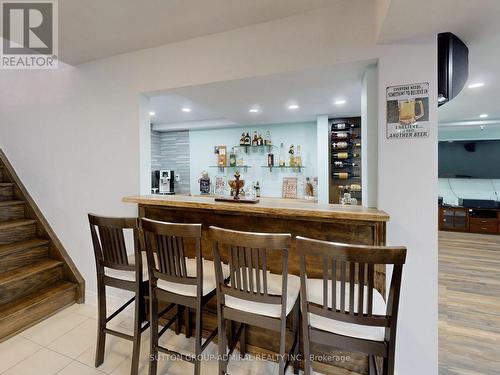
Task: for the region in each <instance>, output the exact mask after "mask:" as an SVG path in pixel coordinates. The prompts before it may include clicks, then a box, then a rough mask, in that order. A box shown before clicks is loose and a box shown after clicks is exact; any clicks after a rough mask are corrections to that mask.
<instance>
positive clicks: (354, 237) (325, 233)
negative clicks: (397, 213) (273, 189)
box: [123, 195, 389, 374]
mask: <svg viewBox="0 0 500 375" xmlns="http://www.w3.org/2000/svg"><path fill="white" fill-rule="evenodd" d="M123 201H124V202H127V203H135V204H138V208H139V216H140V217H145V218H150V219H155V220H161V221H170V222H177V223H201V224H202V225H203V235H202V251H203V255H204V257H205V258H207V259H212V248H211V243H210V239H209V238H208V227H209V226H211V225H215V226H219V227H222V228H227V229H234V230H242V231H250V232H267V233H291V234H292V236H293V238H294V237H295V236H299V235H300V236H304V237H310V238H315V239H321V240H327V241H336V242H345V243H353V244H365V245H385V230H386V222H387V221H388V220H389V216H388V215H387V213H385V212H383V211H380V210H377V209H371V208H364V207H360V206H341V205H331V204H330V205H328V204H326V205H325V204H318V203H313V202H309V201H303V200H291V199H279V198H260V202H259V203H257V204H242V203H226V202H215V200H214V197H213V196H189V195H171V196H165V195H148V196H131V197H125V198H124V199H123ZM274 266H275V267H276V269H274V270H273V267H274ZM277 267H280V262H276V263H275V264H274V265H273V264H270V265H269V268H270V269H271V272H273V271H275V272H277V273H278V272H280V271H281V270H280V269H278V268H277ZM320 272H321V271H320V269H319V268H318V277H321V273H320ZM289 273H293V274H296V275H299V261H298V256H297V253H296V249H295V243H294V241H293V240H292V246H291V248H290V249H289ZM375 287H376V288H377V289H378V290H379V291H381V292H382V294H383V295H384V292H385V269H380V268H379V269H377V270H376V280H375ZM211 307H212V308H213V309H212V308H211ZM208 310H209V311H207V312H206V313H205V314H204V323H203V324H204V329H205V330H206V333H208V331H209V330H210V329H212V328H213V327H215V325H216V319H215V318H216V316H215V305H213V306H209V307H208ZM210 310H212V311H210ZM247 332H248V333H247V334H248V336H247V338H248V340H247V342H248V344H249V345H248V347H249V348H248V349H249V351H250V352H251V353H264V354H270V353H275V352H277V350H278V348H279V345H278V338H279V336H278V335H277V334H276V335H274V333H273V332H267V331H263V330H261V329H252V328H251V327H249V329H248V330H247ZM204 333H205V332H204ZM287 342H291V338H290V341H287ZM313 350H314V351H315V352H316V353H321V354H323V353H325V351H324V350H322V348H320V347H313ZM330 354H333V355H334V356H335V355H336V356H342V355H343V356H346V355H347V356H349V359H348V360H344V361H342V360H341V359H342V358H341V359H340V360H339V358H334V359H333V360H332V358H330V360H328V361H327V362H329V363H330V365H327V364H325V363H323V364H315V368H317V370H318V371H321V372H324V373H330V374H365V373H367V360H366V357H364V356H361V355H357V354H350V353H338V352H335V353H330ZM316 365H317V366H316ZM331 365H334V366H331Z"/></svg>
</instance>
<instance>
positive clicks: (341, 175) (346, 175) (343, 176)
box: [333, 172, 359, 180]
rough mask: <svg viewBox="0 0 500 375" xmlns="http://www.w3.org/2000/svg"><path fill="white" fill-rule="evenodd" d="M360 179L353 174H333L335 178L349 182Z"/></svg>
mask: <svg viewBox="0 0 500 375" xmlns="http://www.w3.org/2000/svg"><path fill="white" fill-rule="evenodd" d="M353 177H359V176H356V175H355V174H354V173H351V172H333V178H337V179H339V180H347V179H349V178H353Z"/></svg>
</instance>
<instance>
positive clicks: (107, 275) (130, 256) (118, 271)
mask: <svg viewBox="0 0 500 375" xmlns="http://www.w3.org/2000/svg"><path fill="white" fill-rule="evenodd" d="M89 223H90V233H91V235H92V243H93V246H94V254H95V263H96V269H97V304H98V310H99V311H98V318H97V319H98V328H97V347H96V356H95V367H98V366H100V365H101V364H102V363H103V362H104V350H105V346H106V334H111V335H114V336H117V337H120V338H123V339H126V340H131V341H132V342H133V350H132V367H131V371H130V373H131V374H132V375H135V374H137V373H138V368H139V353H140V345H141V334H142V332H144V330H146V329H147V328H148V327H149V323H146V324H145V325H144V326H142V323H143V322H144V321H146V313H145V308H144V296H145V295H146V294H147V292H148V281H147V280H148V272H147V262H146V255H145V254H142V253H141V250H140V247H139V246H138V240H137V239H138V223H137V219H136V218H108V217H99V216H96V215H92V214H89ZM125 230H131V231H132V232H133V234H134V245H135V246H134V251H133V252H131V253H129V252H128V251H127V246H126V244H125V235H124V232H125ZM106 286H110V287H114V288H118V289H124V290H128V291H131V292H133V293H134V297H132V298H131V299H130V300H129V301H127V302H126V303H125V304H124V305H123V306H121V307H120V308H119V309H118V310H116V311H115V312H114V313H112V314H111V315H110V316H108V317H107V316H106V315H107V313H106ZM134 301H135V314H134V334H133V336H131V335H128V334H125V333H122V332H119V331H115V330H112V329H109V328H107V323H109V322H110V321H111V320H112V319H113V318H114V317H116V316H117V315H118V314H119V313H120V312H122V311H123V310H124V309H125V308H126V307H127V306H128V305H130V304H131V303H132V302H134Z"/></svg>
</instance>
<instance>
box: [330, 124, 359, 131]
mask: <svg viewBox="0 0 500 375" xmlns="http://www.w3.org/2000/svg"><path fill="white" fill-rule="evenodd" d="M354 128H359V125H355V124H350V123H348V122H341V123H340V124H332V131H335V130H346V129H354Z"/></svg>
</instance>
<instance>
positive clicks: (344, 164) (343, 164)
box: [333, 160, 359, 168]
mask: <svg viewBox="0 0 500 375" xmlns="http://www.w3.org/2000/svg"><path fill="white" fill-rule="evenodd" d="M333 167H334V168H353V167H359V164H358V163H350V162H346V161H337V160H335V161H334V162H333Z"/></svg>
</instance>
